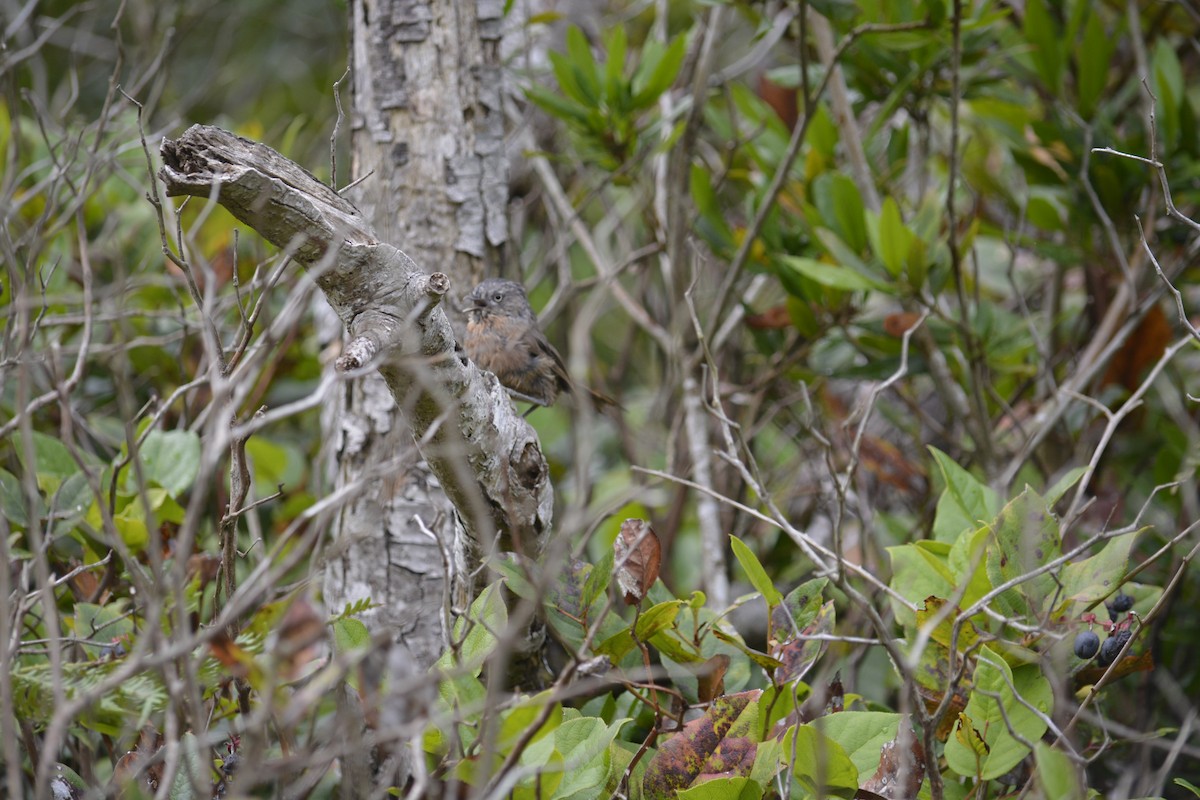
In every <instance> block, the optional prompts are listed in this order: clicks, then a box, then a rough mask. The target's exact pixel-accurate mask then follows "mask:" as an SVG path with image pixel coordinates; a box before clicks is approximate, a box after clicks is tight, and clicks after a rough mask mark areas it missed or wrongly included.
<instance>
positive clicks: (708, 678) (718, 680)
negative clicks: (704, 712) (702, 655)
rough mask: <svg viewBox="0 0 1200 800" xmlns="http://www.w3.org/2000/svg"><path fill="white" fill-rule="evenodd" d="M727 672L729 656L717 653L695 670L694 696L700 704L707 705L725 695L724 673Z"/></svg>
mask: <svg viewBox="0 0 1200 800" xmlns="http://www.w3.org/2000/svg"><path fill="white" fill-rule="evenodd" d="M728 670H729V656H727V655H725V654H724V653H717V654H716V655H715V656H713V657H712V658H710V659H708V660H707V661H705V662H704V663H703V664H700V665H699V666H698V667H697V668H696V678H697V685H696V694H697V696H698V697H699V698H700V702H701V703H707V702H709V701H711V700H713V699H714V698H716V697H720V696H721V695H723V694H725V673H726V672H727V671H728Z"/></svg>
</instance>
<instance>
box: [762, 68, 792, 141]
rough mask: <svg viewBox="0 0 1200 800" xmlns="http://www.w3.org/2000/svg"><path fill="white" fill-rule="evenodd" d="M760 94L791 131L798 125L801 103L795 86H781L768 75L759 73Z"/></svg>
mask: <svg viewBox="0 0 1200 800" xmlns="http://www.w3.org/2000/svg"><path fill="white" fill-rule="evenodd" d="M758 96H759V97H761V98H762V99H763V100H764V101H765V102H766V104H767V105H769V106H770V107H771V108H772V109H774V111H775V113H776V114H778V115H779V118H780V119H781V120H783V124H784V125H786V126H787V129H788V130H789V131H790V130H793V129H794V128H795V127H796V122H797V121H798V120H799V119H800V105H799V99H798V98H797V96H796V90H795V89H794V88H793V89H789V88H787V87H785V86H780V85H779V84H778V83H775V82H774V81H772V80H771V79H770V78H768V77H767V76H766V75H759V76H758Z"/></svg>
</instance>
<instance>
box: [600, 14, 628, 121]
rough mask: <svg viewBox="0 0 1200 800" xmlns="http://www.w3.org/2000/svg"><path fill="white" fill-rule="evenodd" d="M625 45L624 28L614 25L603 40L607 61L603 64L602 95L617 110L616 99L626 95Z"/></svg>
mask: <svg viewBox="0 0 1200 800" xmlns="http://www.w3.org/2000/svg"><path fill="white" fill-rule="evenodd" d="M626 45H627V40H626V36H625V26H624V25H614V26H613V27H612V28H611V29H610V30H609V32H608V36H607V37H605V40H604V49H605V50H606V51H607V53H606V58H607V59H608V60H607V61H606V62H605V64H604V94H605V96H606V97H607V98H608V101H609V104H610V105H613V106H616V107H618V108H619V107H620V106H619V105H618V104H617V102H616V101H617V99H618V98H622V96H623V95H625V94H627V92H626V88H625V81H624V77H625V51H626Z"/></svg>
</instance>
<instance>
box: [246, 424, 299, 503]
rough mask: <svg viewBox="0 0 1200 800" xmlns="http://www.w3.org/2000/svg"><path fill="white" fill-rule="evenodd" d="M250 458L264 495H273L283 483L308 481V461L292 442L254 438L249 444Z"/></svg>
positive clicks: (255, 476) (247, 452)
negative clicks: (306, 476) (306, 475)
mask: <svg viewBox="0 0 1200 800" xmlns="http://www.w3.org/2000/svg"><path fill="white" fill-rule="evenodd" d="M246 457H247V458H249V459H250V466H251V467H252V468H253V470H254V473H253V474H254V481H255V483H257V484H258V486H259V488H260V490H261V491H260V494H264V495H265V494H270V493H271V492H272V491H274V490H275V488H276V487H278V486H280V485H281V484H282V485H283V486H285V487H291V486H296V485H298V484H299V483H300V482H301V480H303V478H304V471H305V469H306V468H307V466H308V458H307V457H306V456H305V455H304V453H303V451H301V450H300V449H299V448H297V447H296V446H295V445H294V444H292V443H290V442H276V441H272V440H270V439H267V438H265V437H263V436H252V437H250V439H249V441H247V442H246Z"/></svg>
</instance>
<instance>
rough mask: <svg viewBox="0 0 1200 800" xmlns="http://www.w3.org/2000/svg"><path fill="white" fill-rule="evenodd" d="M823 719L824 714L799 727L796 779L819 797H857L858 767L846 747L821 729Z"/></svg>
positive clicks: (796, 750) (794, 743) (794, 748)
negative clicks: (847, 752)
mask: <svg viewBox="0 0 1200 800" xmlns="http://www.w3.org/2000/svg"><path fill="white" fill-rule="evenodd" d="M842 713H845V712H842ZM834 716H836V715H834ZM823 722H824V718H818V719H817V720H816V721H814V722H810V723H809V724H807V725H801V726H799V727H798V728H796V734H795V739H794V742H793V750H792V752H793V753H794V755H795V762H794V764H793V767H792V770H793V771H792V776H793V779H794V780H796V781H797V782H799V784H800V785H801V786H802V787H804V789H806V790H807V791H809V792H811V793H812V794H815V795H817V796H818V797H820V796H824V797H840V798H844V799H845V800H853V797H854V795H855V794H856V793H857V792H858V768H857V767H855V766H854V762H853V761H851V760H850V756H848V755H847V754H846V750H845V748H843V747H842V746H841V745H840V744H838V743H837V742H836V741H834V740H833V739H832V738H830V737H829V736H826V735H824V734H822V733H821V731H820V729H819V728H818V724H821V723H823Z"/></svg>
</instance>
